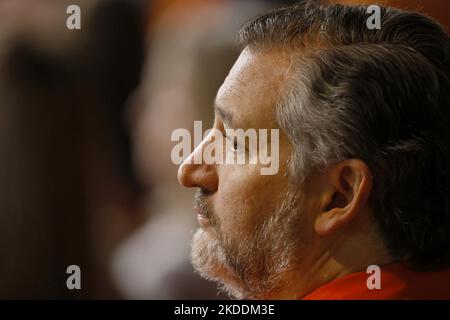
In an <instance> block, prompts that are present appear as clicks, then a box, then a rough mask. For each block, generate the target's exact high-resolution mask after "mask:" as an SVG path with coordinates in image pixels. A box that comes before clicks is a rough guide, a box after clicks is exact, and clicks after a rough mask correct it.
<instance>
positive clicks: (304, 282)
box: [276, 220, 393, 299]
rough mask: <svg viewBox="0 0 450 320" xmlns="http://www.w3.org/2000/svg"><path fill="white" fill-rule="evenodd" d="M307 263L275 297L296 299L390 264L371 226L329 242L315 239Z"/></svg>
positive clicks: (360, 226)
mask: <svg viewBox="0 0 450 320" xmlns="http://www.w3.org/2000/svg"><path fill="white" fill-rule="evenodd" d="M310 252H315V254H313V255H310V258H309V259H307V260H309V261H308V262H306V261H305V262H303V263H300V264H299V265H300V266H299V267H298V268H296V269H295V270H294V271H292V272H291V274H290V275H289V276H290V277H289V279H290V280H289V281H287V283H290V284H292V285H288V286H287V287H286V288H284V290H282V292H278V294H277V295H276V296H277V297H278V298H281V299H298V298H302V297H304V296H306V295H307V294H309V293H311V292H312V291H314V290H316V289H318V288H319V287H321V286H323V285H325V284H327V283H329V282H332V281H334V280H336V279H339V278H341V277H344V276H346V275H349V274H351V273H355V272H360V271H365V270H367V267H368V266H370V265H378V266H382V265H386V264H389V263H392V262H393V259H392V258H391V257H390V255H389V254H388V252H387V249H386V248H385V246H384V245H383V242H382V241H381V240H380V238H379V235H378V232H377V231H376V227H375V224H374V223H373V222H369V220H368V222H367V223H355V224H354V225H353V226H349V227H348V228H345V230H342V231H341V232H340V233H339V234H336V235H335V236H334V237H332V239H329V240H328V241H326V240H324V239H323V238H319V237H318V238H317V239H316V241H315V244H314V245H313V249H312V250H310Z"/></svg>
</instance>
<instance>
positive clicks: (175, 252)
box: [0, 0, 450, 299]
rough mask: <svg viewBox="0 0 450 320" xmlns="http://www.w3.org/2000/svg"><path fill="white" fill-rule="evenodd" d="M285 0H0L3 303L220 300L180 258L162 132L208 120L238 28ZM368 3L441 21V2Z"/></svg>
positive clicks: (183, 224) (180, 216)
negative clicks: (76, 15) (71, 283)
mask: <svg viewBox="0 0 450 320" xmlns="http://www.w3.org/2000/svg"><path fill="white" fill-rule="evenodd" d="M293 2H295V1H263V0H241V1H238V0H235V1H232V0H222V1H220V0H153V1H152V0H72V1H67V0H0V160H1V166H0V299H17V298H19V299H218V298H222V299H223V298H226V297H225V296H222V295H219V294H218V293H217V290H216V288H215V286H214V285H212V284H210V283H208V282H206V281H204V280H202V279H200V278H199V277H198V276H197V275H196V274H195V273H194V272H193V269H192V267H191V266H190V264H189V259H188V255H189V241H190V238H191V236H192V232H193V230H194V229H195V228H196V224H197V222H196V220H195V215H194V214H193V210H192V196H193V191H192V190H185V189H183V188H181V187H179V186H178V183H177V179H176V171H177V166H176V165H175V164H173V163H172V161H171V159H170V152H171V148H172V147H173V145H174V143H172V142H171V141H170V136H171V133H172V131H173V130H174V129H176V128H187V129H190V130H192V129H193V122H194V120H202V121H203V124H204V126H203V128H204V129H206V128H209V127H211V126H212V119H213V112H212V102H213V99H214V97H215V94H216V91H217V89H218V87H219V86H220V84H221V83H222V81H223V79H224V78H225V76H226V75H227V73H228V70H229V69H230V67H231V66H232V64H233V62H234V60H235V59H236V58H237V56H238V54H239V52H238V49H237V47H236V44H235V42H234V37H235V34H236V32H237V30H238V29H239V27H240V26H241V25H242V24H243V23H245V21H247V20H248V19H249V18H251V17H252V16H255V15H257V14H259V13H262V12H264V11H267V10H269V9H270V8H274V7H278V6H282V5H285V4H289V3H293ZM338 2H342V3H370V4H372V3H373V2H371V1H351V0H348V1H338ZM378 3H382V4H389V5H392V6H397V7H401V8H405V9H410V10H418V11H421V12H424V13H427V14H429V15H431V16H433V17H435V18H436V19H437V20H439V21H440V22H441V23H442V24H443V25H445V26H447V27H448V26H450V3H449V2H448V0H423V1H415V0H392V1H379V2H378ZM72 4H76V5H78V6H79V7H80V8H81V26H82V28H81V30H68V29H67V28H66V19H67V18H68V16H69V14H67V13H66V8H67V7H68V6H69V5H72ZM69 265H78V266H79V267H80V268H81V286H82V288H81V290H68V289H67V287H66V279H67V277H68V276H69V275H68V274H67V273H66V269H67V267H68V266H69Z"/></svg>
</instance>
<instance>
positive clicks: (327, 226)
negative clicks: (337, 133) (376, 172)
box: [314, 159, 372, 236]
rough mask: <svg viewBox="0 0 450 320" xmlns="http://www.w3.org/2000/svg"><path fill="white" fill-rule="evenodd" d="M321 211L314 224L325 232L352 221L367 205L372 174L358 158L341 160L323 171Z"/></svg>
mask: <svg viewBox="0 0 450 320" xmlns="http://www.w3.org/2000/svg"><path fill="white" fill-rule="evenodd" d="M324 181H325V183H326V185H325V186H324V189H323V190H324V193H323V200H322V201H323V205H322V211H321V212H319V214H318V215H317V217H316V220H315V223H314V228H315V231H316V233H317V234H318V235H320V236H327V235H330V234H332V233H334V232H335V231H336V230H338V229H339V228H341V227H342V226H344V225H346V224H348V223H349V222H350V221H352V220H353V219H354V218H355V216H357V215H358V213H360V212H361V211H362V210H363V209H364V208H365V206H366V205H367V201H368V198H369V196H370V192H371V190H372V174H371V172H370V169H369V168H368V167H367V165H366V164H365V163H364V162H363V161H361V160H359V159H350V160H345V161H342V162H340V163H338V164H336V165H335V166H333V167H332V168H330V169H329V170H328V171H327V172H326V173H325V179H324Z"/></svg>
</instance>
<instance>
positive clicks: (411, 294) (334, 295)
mask: <svg viewBox="0 0 450 320" xmlns="http://www.w3.org/2000/svg"><path fill="white" fill-rule="evenodd" d="M370 276H371V274H368V273H366V272H365V271H363V272H357V273H353V274H350V275H347V276H344V277H342V278H339V279H337V280H334V281H332V282H329V283H327V284H325V285H323V286H322V287H320V288H318V289H317V290H315V291H313V292H311V293H310V294H308V295H307V296H305V297H304V298H303V300H374V299H381V300H388V299H395V300H398V299H450V268H449V269H446V270H443V271H438V272H414V271H411V270H409V269H407V268H406V267H405V266H404V265H403V264H399V263H396V264H390V265H386V266H382V267H381V289H373V290H369V289H368V288H367V279H368V278H369V277H370Z"/></svg>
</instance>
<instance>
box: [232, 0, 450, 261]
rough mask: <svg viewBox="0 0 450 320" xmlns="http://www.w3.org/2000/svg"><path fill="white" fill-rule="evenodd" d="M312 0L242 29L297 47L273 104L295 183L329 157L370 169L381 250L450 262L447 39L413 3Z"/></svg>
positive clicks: (252, 39)
mask: <svg viewBox="0 0 450 320" xmlns="http://www.w3.org/2000/svg"><path fill="white" fill-rule="evenodd" d="M381 15H382V23H383V24H382V28H381V30H369V29H367V27H366V19H367V17H368V15H367V14H366V7H364V6H342V5H328V6H323V5H320V4H318V3H317V2H315V1H301V2H299V3H298V4H296V5H294V6H291V7H287V8H282V9H278V10H276V11H273V12H270V13H267V14H264V15H261V16H259V17H257V18H255V19H254V20H252V21H251V22H249V23H248V24H247V25H246V26H244V27H243V29H242V30H241V32H240V40H241V43H242V44H243V45H244V46H246V47H249V48H250V49H251V50H254V51H258V50H264V49H268V48H270V49H275V50H280V51H283V52H288V53H290V54H292V56H294V57H295V58H296V67H295V71H294V72H292V73H291V81H289V83H287V85H286V88H285V94H284V97H283V99H282V101H280V103H279V107H278V108H277V118H278V121H279V124H280V127H281V128H282V129H283V130H284V132H285V133H286V135H287V136H288V137H289V138H290V139H291V142H292V145H293V154H292V160H291V171H292V172H291V173H292V176H293V177H294V178H295V179H297V181H299V182H300V183H302V182H303V181H304V180H305V179H306V178H307V177H308V176H309V175H310V174H312V173H314V172H317V171H318V170H321V169H323V168H326V167H327V166H329V165H330V164H332V163H335V162H338V161H341V160H344V159H347V158H359V159H361V160H363V161H364V162H365V163H366V164H367V165H368V166H369V168H370V169H371V171H372V174H373V176H374V189H373V192H372V195H371V199H370V204H371V206H372V207H373V209H374V215H375V220H376V221H377V223H378V225H379V227H380V231H381V234H382V236H383V238H384V240H385V244H386V246H387V248H388V249H389V250H390V253H391V254H392V255H393V256H394V257H395V258H397V259H401V260H406V261H408V262H411V263H412V264H413V265H414V266H415V267H417V268H422V269H437V268H442V267H446V266H448V265H450V250H449V249H448V243H450V200H449V194H450V167H449V163H450V148H449V142H450V130H449V128H450V125H449V124H450V121H449V118H450V112H449V105H450V96H449V92H450V80H449V78H448V75H449V74H450V43H449V39H448V36H447V35H446V33H445V32H444V30H443V28H442V27H441V26H440V25H439V24H437V23H436V22H434V21H433V20H432V19H430V18H428V17H426V16H423V15H420V14H418V13H413V12H405V11H401V10H397V9H391V8H381Z"/></svg>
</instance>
